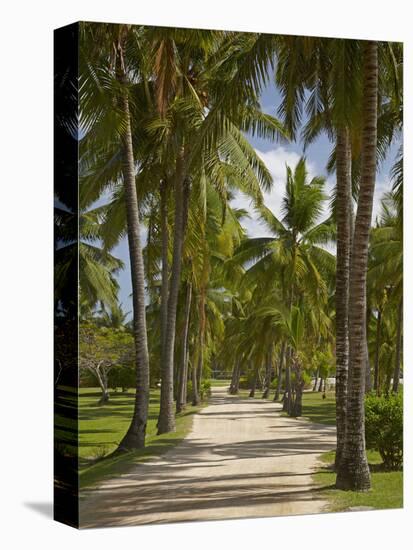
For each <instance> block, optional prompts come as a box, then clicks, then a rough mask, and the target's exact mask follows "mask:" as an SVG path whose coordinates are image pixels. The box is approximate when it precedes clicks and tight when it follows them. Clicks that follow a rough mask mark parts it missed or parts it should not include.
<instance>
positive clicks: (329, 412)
mask: <svg viewBox="0 0 413 550" xmlns="http://www.w3.org/2000/svg"><path fill="white" fill-rule="evenodd" d="M303 416H304V417H305V418H308V419H309V420H311V422H317V423H319V424H328V425H329V426H335V425H336V398H335V395H334V392H327V393H326V398H325V399H323V394H322V393H321V392H318V391H315V392H304V394H303Z"/></svg>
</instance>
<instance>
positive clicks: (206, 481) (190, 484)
mask: <svg viewBox="0 0 413 550" xmlns="http://www.w3.org/2000/svg"><path fill="white" fill-rule="evenodd" d="M210 403H211V404H210V405H208V407H206V408H205V409H203V410H202V411H201V412H200V413H199V414H197V415H196V416H195V417H194V423H193V429H192V432H191V433H190V434H189V435H188V436H187V437H186V438H185V440H184V441H182V443H180V444H179V445H177V446H176V447H175V448H174V449H171V450H170V451H168V452H167V453H166V454H165V455H163V456H162V458H161V459H157V460H155V459H154V460H151V461H150V462H146V463H142V464H138V465H136V466H135V467H134V469H133V470H132V471H131V472H130V473H128V474H124V475H122V476H119V477H117V478H114V479H111V480H110V481H107V482H104V483H102V484H101V485H100V486H99V487H97V488H95V489H93V490H89V491H84V492H83V497H82V500H81V504H80V524H81V527H82V528H84V527H105V526H113V525H119V526H120V525H138V524H145V523H167V522H177V521H194V520H217V519H226V518H248V517H250V518H252V517H263V516H281V515H295V514H314V513H318V512H321V511H322V510H323V508H325V506H326V504H327V503H326V502H325V501H323V500H321V499H320V496H319V490H318V489H317V487H315V485H314V483H313V482H312V479H311V473H312V472H314V470H315V469H316V467H317V465H318V457H319V455H320V453H322V452H324V451H328V450H330V449H333V448H334V446H335V439H336V438H335V428H333V427H330V426H323V425H320V424H313V423H311V422H308V421H307V420H304V419H302V420H296V419H291V418H286V417H283V416H281V415H280V413H279V411H280V409H281V406H280V405H279V404H276V403H272V402H269V401H261V400H253V399H241V398H238V397H232V396H228V395H227V393H226V388H215V389H214V393H213V396H212V398H211V401H210Z"/></svg>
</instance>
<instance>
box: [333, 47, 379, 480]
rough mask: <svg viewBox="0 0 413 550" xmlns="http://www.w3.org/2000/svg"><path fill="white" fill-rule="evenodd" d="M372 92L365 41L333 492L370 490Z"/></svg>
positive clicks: (374, 64)
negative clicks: (342, 419) (343, 402)
mask: <svg viewBox="0 0 413 550" xmlns="http://www.w3.org/2000/svg"><path fill="white" fill-rule="evenodd" d="M377 94H378V52H377V42H373V41H367V42H366V43H365V44H364V48H363V132H362V167H361V179H360V190H359V197H358V205H357V214H356V223H355V227H354V237H353V249H352V253H351V266H350V302H349V324H350V327H349V337H350V361H349V380H348V398H347V421H346V434H345V443H344V449H343V455H342V460H341V462H340V464H339V468H338V473H337V481H336V485H337V487H338V488H339V489H351V490H367V489H369V488H370V471H369V466H368V463H367V457H366V442H365V434H364V391H365V368H366V346H365V336H366V335H365V331H366V279H367V260H368V243H369V231H370V224H371V214H372V208H373V196H374V186H375V178H376V152H377V98H378V95H377Z"/></svg>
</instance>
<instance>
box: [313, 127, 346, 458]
mask: <svg viewBox="0 0 413 550" xmlns="http://www.w3.org/2000/svg"><path fill="white" fill-rule="evenodd" d="M336 156H337V264H336V265H337V268H336V388H335V390H336V419H337V420H336V423H337V450H336V459H335V467H336V468H337V467H338V464H339V463H340V461H341V457H342V454H343V448H344V438H345V427H346V409H347V378H348V360H349V339H348V307H349V278H350V239H351V225H350V223H351V220H350V210H351V145H350V136H349V131H348V128H347V127H345V126H343V127H340V128H338V129H337V145H336ZM316 384H317V381H316V383H315V385H314V391H315V389H316Z"/></svg>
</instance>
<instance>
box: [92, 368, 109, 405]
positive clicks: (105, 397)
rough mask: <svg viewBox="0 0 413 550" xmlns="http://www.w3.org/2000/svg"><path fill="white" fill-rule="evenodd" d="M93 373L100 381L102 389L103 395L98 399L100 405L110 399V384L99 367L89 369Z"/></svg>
mask: <svg viewBox="0 0 413 550" xmlns="http://www.w3.org/2000/svg"><path fill="white" fill-rule="evenodd" d="M89 370H90V372H91V373H92V374H94V375H95V376H96V378H97V380H98V382H99V386H100V389H101V390H102V395H101V397H100V399H99V401H98V403H99V405H104V404H105V403H107V402H108V401H109V392H108V385H107V377H106V378H104V377H103V376H102V375H101V374H100V369H99V367H97V368H94V369H93V368H90V369H89Z"/></svg>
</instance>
